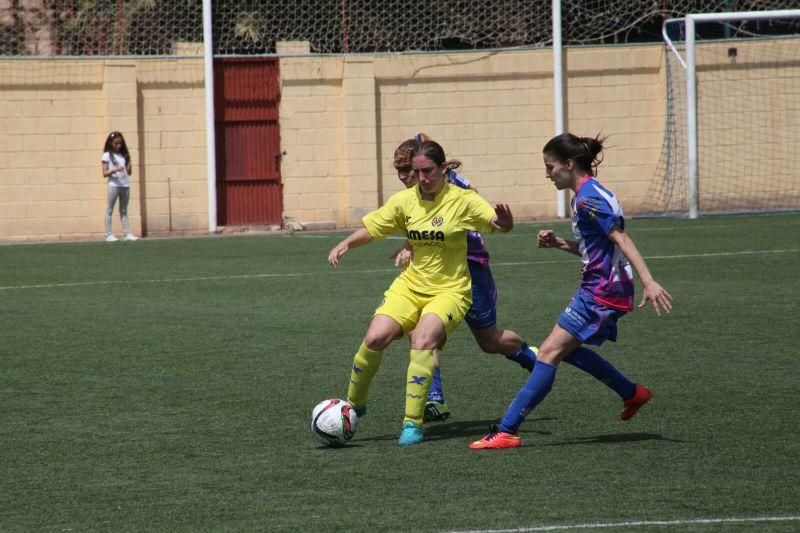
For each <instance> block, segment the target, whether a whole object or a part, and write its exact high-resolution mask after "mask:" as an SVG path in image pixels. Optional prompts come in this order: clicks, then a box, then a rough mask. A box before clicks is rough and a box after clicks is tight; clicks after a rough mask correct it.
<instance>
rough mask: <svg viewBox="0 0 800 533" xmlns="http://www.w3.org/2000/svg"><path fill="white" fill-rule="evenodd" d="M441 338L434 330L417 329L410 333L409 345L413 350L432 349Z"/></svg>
mask: <svg viewBox="0 0 800 533" xmlns="http://www.w3.org/2000/svg"><path fill="white" fill-rule="evenodd" d="M441 341H442V339H440V338H439V336H438V335H436V332H434V331H417V330H414V332H413V333H412V334H411V347H412V348H413V349H415V350H433V349H434V348H437V347H438V346H439V344H441Z"/></svg>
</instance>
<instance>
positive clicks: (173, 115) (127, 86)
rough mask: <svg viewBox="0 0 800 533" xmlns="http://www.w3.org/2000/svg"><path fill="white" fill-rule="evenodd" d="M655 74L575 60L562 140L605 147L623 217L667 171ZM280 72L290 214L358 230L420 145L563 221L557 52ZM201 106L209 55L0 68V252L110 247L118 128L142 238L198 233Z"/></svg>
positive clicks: (649, 64)
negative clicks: (13, 247)
mask: <svg viewBox="0 0 800 533" xmlns="http://www.w3.org/2000/svg"><path fill="white" fill-rule="evenodd" d="M662 61H663V55H662V48H661V47H660V46H658V45H646V46H626V47H607V48H600V47H598V48H581V49H569V50H567V51H566V57H565V64H566V67H567V68H568V69H569V73H570V75H569V80H568V83H567V94H566V98H567V102H568V117H567V125H568V129H569V130H571V131H573V132H575V133H580V134H587V135H588V134H596V133H598V132H603V133H604V134H607V135H611V137H610V139H609V145H610V146H611V149H609V150H608V152H607V154H606V159H605V162H604V163H603V166H602V167H601V172H600V177H601V179H602V180H603V181H605V182H606V183H607V184H608V186H610V187H611V188H612V189H613V190H615V192H617V194H618V195H619V196H620V198H621V199H622V201H623V205H624V207H625V209H626V212H627V213H635V212H636V210H637V208H638V206H639V204H640V203H641V200H642V198H643V196H644V194H645V192H646V190H647V186H648V184H649V182H650V180H652V179H653V177H654V174H655V168H656V164H657V161H658V157H659V152H660V148H661V142H662V130H663V124H664V108H665V105H664V94H665V90H664V85H663V84H664V73H663V71H662ZM280 68H281V84H282V89H281V90H282V99H281V106H280V121H281V142H282V149H283V150H284V151H285V152H286V155H285V156H284V158H283V163H282V175H283V182H284V214H285V216H287V217H290V218H293V219H295V220H297V221H301V222H319V221H334V222H336V224H338V225H340V226H345V225H354V224H358V223H359V220H360V218H361V216H363V214H365V213H366V212H368V211H370V210H372V209H375V208H376V207H378V206H379V205H380V204H381V203H382V202H383V201H384V200H385V199H386V198H387V197H388V196H389V195H390V194H391V193H393V192H395V191H397V190H398V189H399V186H400V185H399V183H398V182H397V179H396V175H395V174H394V171H393V168H392V166H391V157H392V153H393V150H394V148H395V147H396V146H397V144H399V143H400V142H401V141H403V140H404V139H406V138H408V137H410V136H413V135H414V134H415V133H417V132H419V131H423V132H425V133H427V134H429V135H431V136H432V137H433V138H434V139H437V140H439V141H440V142H441V143H442V145H443V146H444V148H445V150H446V151H447V153H448V156H449V157H451V158H457V159H459V160H461V161H462V162H463V163H464V168H463V173H464V175H466V176H467V177H469V178H471V179H472V180H473V182H474V184H475V185H476V187H477V188H478V189H479V191H480V193H481V194H482V195H483V196H485V197H486V198H487V199H488V200H490V201H502V202H508V203H510V204H511V205H512V207H513V210H514V212H515V214H516V216H517V217H518V219H530V218H534V217H553V216H555V213H556V204H555V198H556V193H555V191H554V190H553V188H552V185H550V183H549V182H547V181H545V178H544V169H543V165H542V162H541V147H542V146H543V145H544V143H545V142H546V141H547V140H548V139H549V138H550V137H551V135H552V132H553V128H554V115H553V88H552V55H551V51H550V50H547V49H542V50H533V51H505V52H474V53H472V52H471V53H456V54H419V55H396V56H394V55H380V56H336V57H312V56H309V57H284V58H282V59H281V67H280ZM203 95H204V90H203V64H202V60H201V59H185V58H183V59H178V58H176V59H163V58H162V59H149V60H144V59H142V60H88V59H87V60H83V61H69V60H49V61H48V60H25V61H9V60H6V61H0V123H2V124H3V127H2V129H0V240H4V241H9V240H45V239H48V240H57V239H74V238H99V237H101V236H102V233H103V213H104V210H105V197H106V186H105V181H104V179H103V178H102V176H101V173H100V156H101V152H102V146H103V142H104V140H105V138H106V136H107V134H108V132H110V131H112V130H120V131H122V132H123V134H124V135H125V137H126V140H127V142H128V146H129V148H130V150H131V155H132V159H133V165H134V172H133V183H132V200H131V204H130V207H129V214H130V217H131V222H132V226H133V229H134V231H135V232H137V233H139V232H143V233H144V234H147V235H154V234H160V233H167V232H188V231H197V232H203V231H206V230H207V227H208V213H207V209H208V204H207V185H206V168H205V136H204V128H205V116H204V106H203V98H204V96H203ZM114 228H115V230H118V228H119V219H118V217H117V216H116V213H115V220H114Z"/></svg>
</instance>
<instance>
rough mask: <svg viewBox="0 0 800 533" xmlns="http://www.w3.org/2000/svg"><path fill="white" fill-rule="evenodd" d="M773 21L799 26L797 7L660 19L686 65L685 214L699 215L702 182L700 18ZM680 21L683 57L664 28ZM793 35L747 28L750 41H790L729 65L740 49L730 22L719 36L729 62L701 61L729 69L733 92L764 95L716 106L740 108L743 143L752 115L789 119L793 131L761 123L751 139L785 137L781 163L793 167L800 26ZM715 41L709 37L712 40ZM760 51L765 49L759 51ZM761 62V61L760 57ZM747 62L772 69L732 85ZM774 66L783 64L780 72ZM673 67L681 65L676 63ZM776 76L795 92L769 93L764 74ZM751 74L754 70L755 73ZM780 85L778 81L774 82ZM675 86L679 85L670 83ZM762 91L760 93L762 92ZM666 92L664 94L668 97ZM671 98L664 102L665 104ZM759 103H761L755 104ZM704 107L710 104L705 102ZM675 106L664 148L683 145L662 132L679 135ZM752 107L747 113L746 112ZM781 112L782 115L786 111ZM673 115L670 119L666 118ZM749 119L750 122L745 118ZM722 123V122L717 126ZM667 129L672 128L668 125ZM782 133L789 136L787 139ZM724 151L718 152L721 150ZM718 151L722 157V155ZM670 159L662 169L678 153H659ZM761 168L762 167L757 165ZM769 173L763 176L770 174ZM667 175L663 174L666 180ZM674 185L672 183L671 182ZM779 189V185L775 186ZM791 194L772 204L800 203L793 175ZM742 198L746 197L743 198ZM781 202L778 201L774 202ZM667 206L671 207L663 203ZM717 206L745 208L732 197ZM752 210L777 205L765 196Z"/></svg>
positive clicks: (799, 110)
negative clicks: (739, 103) (739, 104)
mask: <svg viewBox="0 0 800 533" xmlns="http://www.w3.org/2000/svg"><path fill="white" fill-rule="evenodd" d="M767 20H770V21H774V20H791V21H793V24H796V28H800V9H791V10H776V11H749V12H738V13H736V12H731V13H713V14H710V13H703V14H688V15H686V16H685V17H684V18H678V19H668V20H666V21H665V22H664V24H663V27H662V36H663V38H664V41H665V43H666V45H667V47H668V49H669V50H668V52H667V54H668V56H669V55H670V54H674V56H675V58H677V60H678V62H679V64H680V67H682V69H683V70H684V71H685V93H684V97H685V117H684V119H685V136H686V137H685V153H686V155H685V160H684V161H685V165H686V167H685V171H686V176H687V178H686V192H685V194H686V196H687V203H688V206H686V207H688V209H687V211H688V216H689V218H697V217H698V216H699V215H700V210H701V205H700V199H701V194H700V186H701V185H703V183H701V182H700V178H701V175H700V174H701V171H702V170H703V167H701V165H700V155H701V154H700V151H701V150H702V149H703V146H701V144H702V143H700V142H699V137H698V128H699V118H700V117H701V114H700V112H699V109H698V75H697V72H698V44H697V41H698V30H697V28H698V24H701V23H731V22H746V23H752V22H754V21H767ZM680 22H683V23H684V32H685V34H684V46H683V47H684V55H685V57H681V55H680V52H679V50H678V46H679V45H676V43H675V42H674V40H673V39H672V38H671V37H670V32H669V31H668V28H670V26H672V25H675V24H678V23H680ZM794 31H795V35H793V36H792V35H791V32H788V33H789V35H787V34H786V33H780V32H778V35H775V34H772V35H758V34H753V33H752V32H744V33H746V34H747V37H748V39H749V40H750V41H754V40H755V39H753V37H761V38H767V37H768V38H769V39H771V40H773V41H775V40H779V39H788V40H789V41H791V42H790V44H788V45H787V46H785V47H784V48H783V49H782V51H781V52H780V54H782V55H778V54H777V53H774V54H773V55H769V54H768V53H767V54H766V55H765V56H763V58H761V59H759V58H755V59H752V58H751V59H750V61H751V62H752V64H751V65H740V66H741V68H729V67H731V66H732V65H733V66H735V65H736V57H737V54H738V51H737V48H736V47H735V45H736V44H737V43H738V42H741V41H737V40H736V39H729V38H728V35H729V34H730V29H729V27H726V32H725V33H726V39H725V40H722V41H717V42H721V43H723V44H724V45H728V46H730V47H728V48H727V58H728V64H727V65H721V64H719V59H716V61H717V64H711V62H710V61H709V62H708V64H704V65H702V66H703V67H705V68H708V69H709V70H712V69H717V70H719V71H724V70H726V69H727V70H728V71H730V72H731V73H730V76H731V77H730V78H729V79H728V82H729V83H728V87H733V88H734V90H735V92H737V93H739V97H740V98H741V99H742V101H750V100H752V97H753V94H754V93H757V94H758V95H760V96H763V97H762V100H761V101H759V102H757V103H755V104H748V105H751V106H752V105H754V106H755V107H753V108H749V109H748V108H747V107H746V106H742V109H725V110H722V111H720V112H719V113H720V115H722V114H726V115H727V114H733V115H736V114H740V118H741V120H740V122H741V130H740V131H741V132H742V133H743V134H744V135H743V136H742V141H743V142H742V144H745V143H747V142H748V140H749V138H748V137H747V136H746V135H747V132H749V131H753V132H755V131H756V130H758V128H759V127H760V126H758V125H757V124H755V123H753V122H752V121H757V120H760V119H762V118H765V119H772V120H776V119H777V120H780V119H781V118H785V120H784V123H785V124H786V123H788V124H792V126H791V127H793V128H794V129H793V130H792V133H794V134H796V135H783V136H781V135H778V134H779V133H781V132H782V131H783V130H784V129H786V127H785V126H775V125H773V126H772V128H769V127H761V129H760V131H758V133H759V134H760V135H763V137H762V138H760V139H758V140H754V141H750V142H753V143H755V145H758V146H762V147H763V146H768V145H769V144H770V143H775V142H786V143H788V145H789V146H790V147H791V148H790V149H788V150H784V153H786V154H788V158H787V159H785V160H784V161H781V162H780V164H784V165H787V166H792V165H794V166H795V167H796V166H797V165H798V164H800V148H799V147H798V143H799V142H800V141H798V136H800V129H798V127H797V123H798V120H800V52H798V50H800V38H799V37H800V31H798V30H797V29H795V30H794ZM712 42H713V41H712ZM762 48H765V47H762ZM716 53H717V55H718V56H719V54H720V50H717V51H716ZM762 53H763V52H762ZM759 62H760V63H759ZM666 68H667V76H668V78H669V77H670V70H669V66H668V65H667V67H666ZM747 68H749V69H751V70H758V69H761V70H764V69H766V68H772V69H775V70H774V72H773V73H771V74H764V75H762V76H760V77H754V78H753V79H752V80H749V79H748V78H744V79H742V80H741V82H740V83H739V84H738V85H739V86H736V81H737V79H735V78H733V76H736V75H737V74H736V73H733V72H734V71H736V70H738V71H739V72H740V73H744V74H742V75H747V73H748V72H747V70H746V69H747ZM778 69H782V70H781V71H780V72H778ZM677 70H680V68H678V69H677ZM770 75H771V76H774V77H775V78H776V79H779V78H786V77H788V78H790V80H791V81H789V82H788V83H787V84H786V85H787V86H789V91H791V90H793V91H794V93H793V94H792V93H791V92H777V89H776V92H774V93H767V92H765V87H768V86H769V82H768V81H766V82H765V80H767V79H768V76H770ZM754 76H755V75H754ZM748 81H751V83H752V85H751V86H746V85H745V84H746V83H748ZM670 83H671V81H670V80H669V79H668V80H667V84H668V90H669V89H670V87H669V84H670ZM773 85H778V84H773ZM674 90H676V91H677V87H675V88H674ZM762 93H763V95H762ZM705 97H706V99H707V101H712V100H713V99H719V100H724V99H725V98H728V97H722V96H721V95H715V94H706V95H705ZM669 98H670V96H668V100H669ZM728 103H729V104H730V103H731V102H728ZM669 104H671V102H668V105H669ZM759 106H762V107H759ZM707 107H708V106H707ZM671 111H672V112H674V111H675V109H674V107H673V108H672V109H670V110H668V123H667V131H666V132H665V143H664V151H665V152H666V151H668V150H671V149H672V150H678V151H680V150H681V148H682V147H681V146H679V145H680V144H681V143H680V142H679V141H675V140H669V139H667V138H666V137H667V136H669V135H670V134H673V135H676V136H677V138H679V137H680V131H678V130H679V129H680V124H679V121H680V117H676V116H672V117H670V116H669V115H670V112H671ZM748 113H750V114H748ZM784 114H785V115H784ZM710 115H711V114H710V113H709V112H708V110H706V115H705V116H706V124H709V123H710V122H711V121H712V120H714V118H713V116H711V118H709V116H710ZM670 120H673V122H670ZM749 120H752V121H751V122H747V121H749ZM720 127H724V126H722V125H721V126H720ZM670 129H671V131H670ZM770 132H772V133H774V134H775V138H772V139H770V138H769V135H770ZM786 137H790V138H788V139H786ZM792 137H793V138H792ZM705 144H706V145H708V144H710V143H709V142H708V139H706V143H705ZM728 144H730V145H732V148H733V150H734V151H732V152H728V154H731V153H732V154H734V156H733V157H734V158H736V154H737V152H736V151H735V149H736V145H735V142H734V143H728ZM720 154H722V152H720ZM768 155H769V154H767V153H765V154H764V157H768ZM719 157H724V156H723V155H720V156H719ZM664 158H666V159H670V158H672V161H671V162H670V161H669V160H668V161H667V162H666V163H665V164H664V169H663V170H664V171H665V172H666V173H667V174H668V173H669V172H670V170H672V172H675V169H670V168H669V166H670V164H672V165H673V166H675V165H678V164H680V162H679V159H680V158H676V157H673V156H672V155H671V154H666V153H665V154H662V159H664ZM710 164H711V163H709V162H708V161H707V162H706V167H705V168H706V169H707V168H708V167H709V166H710ZM761 170H762V171H763V170H764V169H761ZM789 171H790V172H795V170H794V169H789ZM769 177H770V176H767V178H769ZM668 179H669V178H667V177H665V180H668ZM671 187H674V184H673V185H671ZM778 192H780V191H778ZM789 193H790V195H793V196H797V199H795V202H797V203H794V204H793V203H791V202H789V203H788V204H786V202H784V204H786V205H776V207H777V208H778V209H781V208H783V209H791V208H794V209H796V208H798V207H800V185H798V184H797V180H796V179H794V180H793V183H792V187H791V190H790V191H789ZM665 194H667V195H668V196H670V197H672V196H674V195H675V194H676V191H674V190H673V191H671V192H668V193H665ZM743 200H744V199H743ZM778 204H780V202H778ZM666 210H669V209H666ZM712 210H715V211H743V210H748V209H747V207H746V206H744V205H743V204H742V206H737V202H735V201H731V200H730V199H728V200H727V201H720V202H719V205H718V206H717V207H715V208H714V209H712ZM750 210H753V211H764V210H775V209H770V207H769V205H768V203H767V202H763V203H762V204H759V203H758V202H753V208H752V209H750Z"/></svg>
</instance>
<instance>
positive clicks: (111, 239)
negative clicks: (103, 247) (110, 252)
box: [106, 235, 119, 242]
mask: <svg viewBox="0 0 800 533" xmlns="http://www.w3.org/2000/svg"><path fill="white" fill-rule="evenodd" d="M118 240H119V239H118V238H116V237H114V236H113V235H106V242H117V241H118Z"/></svg>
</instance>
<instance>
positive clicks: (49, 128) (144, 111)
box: [0, 59, 208, 241]
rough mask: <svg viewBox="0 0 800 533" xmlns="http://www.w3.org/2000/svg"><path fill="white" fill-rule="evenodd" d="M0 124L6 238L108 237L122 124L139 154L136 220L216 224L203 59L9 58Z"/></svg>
mask: <svg viewBox="0 0 800 533" xmlns="http://www.w3.org/2000/svg"><path fill="white" fill-rule="evenodd" d="M0 124H2V127H1V128H0V240H4V241H24V240H59V239H75V238H87V237H89V238H94V237H98V238H99V237H101V236H102V235H103V217H104V212H105V206H106V181H105V179H104V178H103V177H102V174H101V168H100V157H101V155H102V151H103V150H102V149H103V143H104V142H105V139H106V136H107V135H108V133H109V132H110V131H113V130H119V131H121V132H122V133H123V135H124V136H125V140H126V142H127V144H128V148H129V150H130V152H131V159H132V162H133V175H132V184H131V185H132V188H131V195H132V198H131V202H130V205H129V207H128V214H129V217H130V221H131V228H132V230H133V231H134V232H135V233H142V232H144V233H147V234H150V235H152V234H158V233H159V232H167V231H181V230H187V231H198V230H202V229H204V228H207V224H208V222H207V221H208V214H207V197H208V196H207V191H206V170H205V137H204V131H205V113H204V107H203V64H202V61H201V60H194V59H190V60H186V59H184V60H163V59H162V60H139V61H135V60H82V61H69V60H49V61H48V60H25V61H8V60H7V61H0ZM113 227H114V230H115V232H117V233H120V232H121V225H120V221H119V217H118V211H117V210H115V214H114V222H113Z"/></svg>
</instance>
